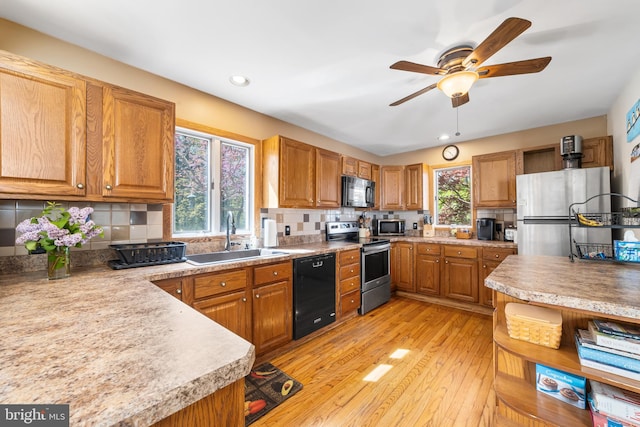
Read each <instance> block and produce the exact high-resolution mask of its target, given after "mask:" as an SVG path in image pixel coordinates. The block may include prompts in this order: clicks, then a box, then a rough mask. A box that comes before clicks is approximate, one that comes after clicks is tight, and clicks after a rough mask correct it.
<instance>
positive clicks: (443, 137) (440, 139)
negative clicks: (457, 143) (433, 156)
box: [438, 133, 451, 141]
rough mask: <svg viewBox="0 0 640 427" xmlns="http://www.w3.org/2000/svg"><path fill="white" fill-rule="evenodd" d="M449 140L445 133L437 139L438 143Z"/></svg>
mask: <svg viewBox="0 0 640 427" xmlns="http://www.w3.org/2000/svg"><path fill="white" fill-rule="evenodd" d="M449 138H451V137H450V136H449V135H447V134H446V133H443V134H442V135H440V136H439V137H438V141H446V140H447V139H449Z"/></svg>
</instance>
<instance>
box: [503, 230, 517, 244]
mask: <svg viewBox="0 0 640 427" xmlns="http://www.w3.org/2000/svg"><path fill="white" fill-rule="evenodd" d="M504 240H507V241H510V242H513V243H518V230H517V229H515V228H505V230H504Z"/></svg>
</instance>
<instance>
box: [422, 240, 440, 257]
mask: <svg viewBox="0 0 640 427" xmlns="http://www.w3.org/2000/svg"><path fill="white" fill-rule="evenodd" d="M418 255H440V245H438V244H435V243H418Z"/></svg>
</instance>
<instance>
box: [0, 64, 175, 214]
mask: <svg viewBox="0 0 640 427" xmlns="http://www.w3.org/2000/svg"><path fill="white" fill-rule="evenodd" d="M0 102H1V103H2V108H1V109H0V129H2V132H1V133H0V154H1V158H2V162H1V163H0V195H4V196H9V195H10V196H12V197H15V198H21V199H42V198H49V197H51V196H53V197H55V198H56V199H59V200H84V201H123V202H170V201H172V200H173V171H174V163H173V162H174V154H173V136H174V127H175V107H174V104H173V103H171V102H167V101H164V100H160V99H157V98H153V97H151V96H148V95H144V94H141V93H138V92H133V91H130V90H127V89H123V88H120V87H117V86H113V85H109V84H107V83H103V82H99V81H97V80H93V79H90V78H86V77H83V76H79V75H76V74H74V73H71V72H67V71H64V70H61V69H59V68H56V67H52V66H49V65H46V64H42V63H38V62H35V61H31V60H28V59H26V58H22V57H19V56H17V55H11V54H8V53H0Z"/></svg>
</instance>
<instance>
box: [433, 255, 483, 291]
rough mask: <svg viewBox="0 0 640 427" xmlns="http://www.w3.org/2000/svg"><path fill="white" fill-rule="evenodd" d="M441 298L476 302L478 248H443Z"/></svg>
mask: <svg viewBox="0 0 640 427" xmlns="http://www.w3.org/2000/svg"><path fill="white" fill-rule="evenodd" d="M442 275H443V281H442V296H444V297H446V298H451V299H455V300H460V301H465V302H471V303H477V302H478V248H475V247H470V246H454V245H445V246H444V266H443V269H442Z"/></svg>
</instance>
